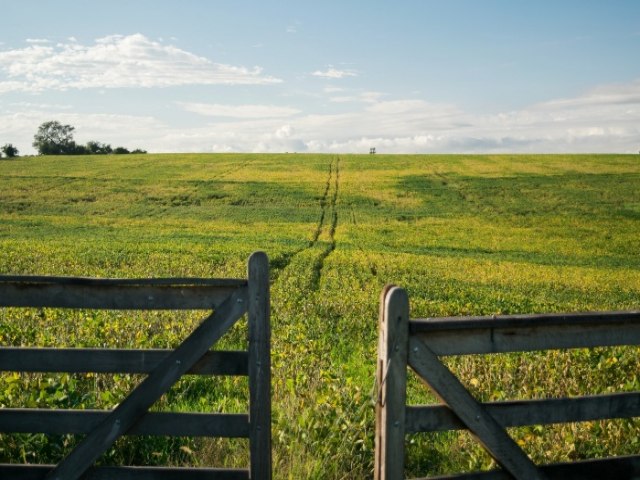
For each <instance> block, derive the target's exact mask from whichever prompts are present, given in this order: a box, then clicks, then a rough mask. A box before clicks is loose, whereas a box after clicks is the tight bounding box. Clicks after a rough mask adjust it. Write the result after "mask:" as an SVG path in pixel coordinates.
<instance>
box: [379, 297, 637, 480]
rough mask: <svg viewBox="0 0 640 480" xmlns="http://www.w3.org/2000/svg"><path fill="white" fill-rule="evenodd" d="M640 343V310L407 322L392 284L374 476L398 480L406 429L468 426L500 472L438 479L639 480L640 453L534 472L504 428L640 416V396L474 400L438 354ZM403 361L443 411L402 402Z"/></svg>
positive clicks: (382, 326) (383, 319) (384, 325)
mask: <svg viewBox="0 0 640 480" xmlns="http://www.w3.org/2000/svg"><path fill="white" fill-rule="evenodd" d="M637 344H640V312H638V311H632V312H606V313H581V314H567V315H562V314H556V315H554V314H551V315H509V316H506V315H505V316H491V317H460V318H455V317H453V318H434V319H417V320H410V319H409V299H408V297H407V294H406V292H405V291H404V290H403V289H401V288H398V287H386V288H385V290H383V292H382V297H381V306H380V323H379V344H378V364H377V377H376V378H377V383H378V387H379V394H378V399H377V405H376V459H375V478H376V479H377V480H397V479H400V478H404V442H405V438H404V437H405V434H406V433H417V432H436V431H446V430H456V429H467V430H469V431H470V432H471V433H472V434H473V435H474V437H475V438H476V439H477V440H478V441H479V442H480V443H481V444H482V446H483V447H484V448H485V449H486V450H487V452H488V453H489V454H490V455H491V456H492V457H493V458H494V459H495V460H496V462H497V463H498V464H499V465H500V466H501V467H502V470H494V471H491V472H482V473H479V472H476V473H470V474H457V475H452V476H447V477H438V478H439V479H442V478H456V479H462V478H467V479H477V480H480V479H482V480H494V479H495V480H497V479H501V480H502V479H509V478H516V479H522V480H525V479H526V480H530V479H546V478H549V479H563V480H567V479H576V480H577V479H593V478H600V479H609V478H615V479H631V478H640V455H633V456H624V457H612V458H605V459H598V460H596V459H591V460H586V461H581V462H569V463H562V464H551V465H543V466H538V465H535V464H534V463H533V462H532V461H531V460H530V459H529V457H528V456H527V455H526V454H525V453H524V452H523V451H522V450H521V449H520V447H519V446H518V445H517V444H516V443H515V442H514V441H513V440H512V438H511V437H510V436H509V435H508V434H507V432H506V431H505V427H514V426H523V425H539V424H549V423H564V422H581V421H588V420H598V419H606V418H628V417H637V416H640V392H632V393H617V394H610V395H596V396H584V397H573V398H557V399H545V400H525V401H507V402H492V403H480V402H478V401H477V400H476V399H475V398H474V397H473V396H472V395H471V394H470V393H469V392H468V391H467V390H466V388H465V387H464V386H463V385H462V383H460V380H458V378H457V377H455V376H454V375H453V374H452V373H451V371H450V370H449V369H448V368H447V367H446V366H445V365H443V364H442V363H441V362H440V360H439V359H438V356H445V355H470V354H483V353H506V352H523V351H532V350H550V349H566V348H591V347H596V346H614V345H637ZM407 365H409V366H410V367H411V368H412V369H413V370H414V371H415V372H416V373H417V374H418V376H419V377H420V378H421V379H422V380H423V381H424V382H425V383H426V384H427V385H428V386H429V388H430V389H431V390H432V391H433V392H434V393H435V394H436V396H437V397H438V398H439V399H440V400H441V401H442V403H443V404H444V405H429V406H407V405H406V378H407Z"/></svg>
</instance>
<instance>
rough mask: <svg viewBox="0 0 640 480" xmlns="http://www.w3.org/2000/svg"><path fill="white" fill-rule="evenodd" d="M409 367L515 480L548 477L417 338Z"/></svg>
mask: <svg viewBox="0 0 640 480" xmlns="http://www.w3.org/2000/svg"><path fill="white" fill-rule="evenodd" d="M409 365H410V366H411V368H413V369H414V370H415V371H416V373H417V374H418V375H420V377H422V379H423V380H424V381H425V382H426V384H427V385H428V386H429V388H430V389H431V390H433V392H434V393H435V394H436V395H437V396H438V397H439V398H440V399H441V400H442V401H443V402H444V403H446V404H447V405H448V406H449V407H450V408H451V409H452V410H453V411H454V412H455V413H456V415H457V416H458V418H460V420H461V421H462V422H463V423H464V424H465V426H466V427H467V429H468V430H469V431H470V432H471V433H472V434H473V435H474V436H475V437H476V438H477V440H478V441H479V442H480V443H481V444H482V446H483V447H484V448H485V450H487V452H488V453H489V454H490V455H491V456H492V457H493V458H494V459H495V460H496V462H498V464H499V465H500V466H501V467H502V468H504V469H505V470H507V471H508V472H509V473H510V474H511V475H513V477H514V478H516V479H517V480H536V479H540V480H541V479H545V478H546V476H545V475H544V474H543V473H542V472H541V471H540V470H538V468H537V467H536V465H535V464H534V463H533V462H532V461H531V460H530V459H529V457H527V455H526V454H525V453H524V452H523V451H522V450H521V449H520V447H518V445H517V444H516V443H515V442H514V441H513V439H512V438H511V437H510V436H509V435H508V434H507V432H506V431H505V430H504V428H503V427H502V426H501V425H500V424H499V423H498V422H497V421H496V420H495V419H494V418H493V417H492V416H491V415H490V414H489V413H488V412H487V411H486V410H485V409H484V408H483V406H482V405H481V404H480V403H479V402H477V401H476V400H475V399H474V398H473V396H471V394H470V393H469V392H468V391H467V389H466V388H465V387H464V385H462V383H460V380H458V378H457V377H456V376H455V375H453V374H452V373H451V372H450V371H449V369H448V368H447V367H445V366H444V365H443V364H442V363H441V362H440V360H439V359H438V357H437V356H436V355H435V354H434V353H433V352H432V351H431V350H429V348H428V347H427V346H426V345H425V344H424V343H423V342H422V341H421V340H419V339H418V338H416V337H411V338H410V339H409Z"/></svg>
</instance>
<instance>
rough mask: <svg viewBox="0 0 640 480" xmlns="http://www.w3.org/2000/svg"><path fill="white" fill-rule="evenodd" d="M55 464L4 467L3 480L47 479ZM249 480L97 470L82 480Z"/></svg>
mask: <svg viewBox="0 0 640 480" xmlns="http://www.w3.org/2000/svg"><path fill="white" fill-rule="evenodd" d="M53 467H54V466H53V465H9V464H0V478H2V480H43V479H44V478H46V475H47V473H49V472H50V471H51V470H52V469H53ZM115 479H117V480H249V471H248V470H243V469H225V468H170V467H93V468H90V469H89V471H88V472H87V473H86V474H85V476H83V477H82V480H115Z"/></svg>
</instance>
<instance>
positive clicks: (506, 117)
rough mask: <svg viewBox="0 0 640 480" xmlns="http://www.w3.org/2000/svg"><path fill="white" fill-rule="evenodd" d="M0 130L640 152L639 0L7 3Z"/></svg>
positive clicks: (192, 142)
mask: <svg viewBox="0 0 640 480" xmlns="http://www.w3.org/2000/svg"><path fill="white" fill-rule="evenodd" d="M0 12H1V14H2V17H3V18H4V19H5V22H3V27H2V31H1V33H0V113H1V115H0V143H2V144H4V143H7V142H10V143H13V144H14V145H16V146H17V147H18V148H19V149H20V151H21V153H23V154H28V153H33V149H32V147H31V141H32V138H33V134H34V133H35V131H36V129H37V127H38V125H39V124H40V123H42V122H44V121H47V120H51V119H56V120H59V121H61V122H63V123H69V124H71V125H73V126H75V127H76V132H75V138H76V141H78V142H83V143H84V142H86V141H88V140H99V141H103V142H108V143H111V144H112V145H113V146H116V145H125V146H127V147H131V148H135V147H140V148H146V149H147V150H149V151H151V152H224V151H245V152H254V151H255V152H284V151H297V152H345V153H346V152H363V153H366V152H368V150H369V147H370V146H375V147H376V148H377V149H378V151H379V152H388V153H414V152H424V153H434V152H460V153H465V152H472V153H491V152H637V151H638V149H640V23H638V19H639V18H640V2H639V1H637V0H630V1H623V0H618V1H610V2H605V1H590V0H580V1H575V0H556V1H544V0H540V1H536V2H531V1H528V2H527V1H521V0H509V1H507V0H501V1H498V0H484V1H471V0H468V1H463V0H450V1H446V2H445V1H428V0H423V1H394V2H390V1H389V2H381V1H377V2H371V1H346V0H343V1H340V2H339V1H332V0H330V1H323V2H317V1H313V2H311V1H295V2H294V1H279V2H258V1H196V0H191V1H181V2H177V1H174V2H168V1H158V0H155V1H148V0H136V1H133V0H129V1H122V0H110V1H108V2H107V1H103V2H98V1H92V2H86V1H84V2H82V1H69V0H67V1H65V0H62V1H60V0H59V1H56V2H44V1H33V0H21V1H19V2H18V1H5V0H2V1H1V2H0Z"/></svg>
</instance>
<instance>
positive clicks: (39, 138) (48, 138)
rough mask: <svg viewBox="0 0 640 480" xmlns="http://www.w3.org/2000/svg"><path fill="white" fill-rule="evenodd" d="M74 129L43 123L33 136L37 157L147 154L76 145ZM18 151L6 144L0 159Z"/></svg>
mask: <svg viewBox="0 0 640 480" xmlns="http://www.w3.org/2000/svg"><path fill="white" fill-rule="evenodd" d="M74 130H75V127H72V126H71V125H63V124H61V123H60V122H58V121H56V120H51V121H49V122H44V123H43V124H42V125H40V126H39V127H38V131H37V132H36V134H35V135H34V136H33V147H34V148H35V149H36V150H37V152H38V155H106V154H110V153H112V154H116V155H121V154H128V153H147V151H146V150H142V149H140V148H136V149H135V150H129V149H127V148H125V147H115V148H112V147H111V145H109V144H108V143H101V142H97V141H94V140H91V141H89V142H87V143H86V145H82V144H78V143H76V142H75V140H74V139H73V131H74ZM18 153H19V152H18V149H17V148H16V147H14V146H13V145H12V144H10V143H7V144H5V145H4V146H3V147H1V148H0V157H1V156H2V154H4V156H5V157H7V158H13V157H17V156H18Z"/></svg>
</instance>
